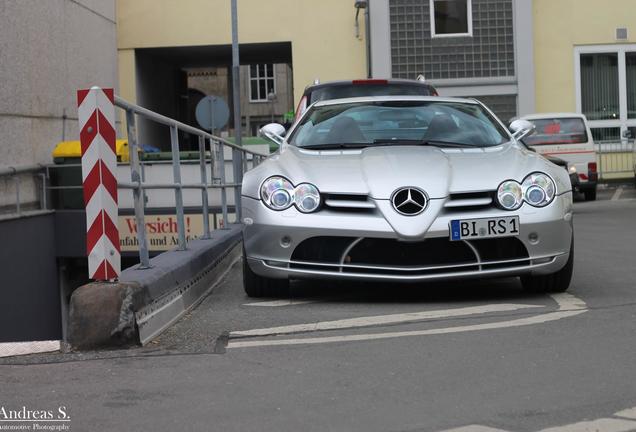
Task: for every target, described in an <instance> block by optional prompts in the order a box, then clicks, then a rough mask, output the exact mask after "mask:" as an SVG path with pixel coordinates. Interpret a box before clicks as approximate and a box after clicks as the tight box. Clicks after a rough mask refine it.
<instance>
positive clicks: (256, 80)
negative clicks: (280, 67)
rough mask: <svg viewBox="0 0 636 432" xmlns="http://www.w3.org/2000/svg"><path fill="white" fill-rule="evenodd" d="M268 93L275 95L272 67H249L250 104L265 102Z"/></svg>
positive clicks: (257, 65) (261, 65) (268, 65)
mask: <svg viewBox="0 0 636 432" xmlns="http://www.w3.org/2000/svg"><path fill="white" fill-rule="evenodd" d="M270 93H272V94H276V79H275V75H274V65H273V64H271V63H264V64H253V65H250V102H267V101H268V100H269V99H268V97H267V96H268V95H269V94H270Z"/></svg>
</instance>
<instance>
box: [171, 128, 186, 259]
mask: <svg viewBox="0 0 636 432" xmlns="http://www.w3.org/2000/svg"><path fill="white" fill-rule="evenodd" d="M170 145H171V149H172V173H173V179H174V183H175V189H174V200H175V207H176V210H177V230H178V235H179V250H185V249H186V235H185V218H184V215H183V190H182V189H181V155H180V154H179V130H178V129H177V127H176V126H170Z"/></svg>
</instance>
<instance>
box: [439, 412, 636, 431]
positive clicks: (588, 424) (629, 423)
mask: <svg viewBox="0 0 636 432" xmlns="http://www.w3.org/2000/svg"><path fill="white" fill-rule="evenodd" d="M613 416H614V417H626V418H628V419H630V420H625V419H615V418H600V419H596V420H590V421H584V422H577V423H570V424H566V425H562V426H556V427H550V428H547V429H542V430H541V431H539V432H629V431H636V421H633V420H636V407H634V408H629V409H625V410H623V411H619V412H617V413H614V414H613ZM632 419H633V420H632ZM440 432H507V431H505V430H502V429H494V428H491V427H488V426H482V425H468V426H462V427H459V428H455V429H444V430H443V431H440Z"/></svg>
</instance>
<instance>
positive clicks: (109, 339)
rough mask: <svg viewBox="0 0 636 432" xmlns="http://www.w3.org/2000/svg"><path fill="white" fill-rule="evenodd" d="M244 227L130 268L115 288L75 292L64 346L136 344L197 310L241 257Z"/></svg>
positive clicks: (106, 286)
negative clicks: (187, 313)
mask: <svg viewBox="0 0 636 432" xmlns="http://www.w3.org/2000/svg"><path fill="white" fill-rule="evenodd" d="M241 239H242V227H241V226H240V225H233V226H230V227H229V228H228V229H227V230H217V231H214V233H213V238H212V239H209V240H193V241H191V242H189V243H188V249H187V250H185V251H178V250H172V251H168V252H165V253H162V254H160V255H158V256H156V257H155V258H153V259H152V260H151V261H150V264H151V268H149V269H139V268H137V267H132V268H129V269H126V270H124V271H123V272H122V274H121V276H120V278H119V281H118V282H114V283H90V284H87V285H84V286H82V287H80V288H78V289H77V290H75V292H74V293H73V295H72V296H71V301H70V310H69V320H68V333H67V334H68V341H69V343H70V344H71V346H72V347H73V348H74V349H94V348H104V347H122V346H131V345H140V344H144V343H146V342H148V341H149V340H151V339H152V338H153V337H155V336H156V335H158V334H159V333H161V332H162V331H163V330H165V329H166V328H168V327H169V326H170V325H172V324H173V323H174V322H176V321H177V320H178V319H179V318H180V317H181V316H182V315H183V314H184V313H185V312H187V311H188V310H190V309H191V308H193V307H194V306H196V305H197V304H198V303H199V302H200V301H201V300H202V299H203V298H204V297H205V296H206V295H207V294H208V293H209V291H210V290H211V289H212V287H213V286H214V284H215V283H216V282H217V281H218V280H219V279H220V278H221V277H222V276H223V274H224V271H225V270H227V268H229V266H230V264H231V263H232V262H233V261H235V260H236V259H237V258H238V256H239V255H240V242H241Z"/></svg>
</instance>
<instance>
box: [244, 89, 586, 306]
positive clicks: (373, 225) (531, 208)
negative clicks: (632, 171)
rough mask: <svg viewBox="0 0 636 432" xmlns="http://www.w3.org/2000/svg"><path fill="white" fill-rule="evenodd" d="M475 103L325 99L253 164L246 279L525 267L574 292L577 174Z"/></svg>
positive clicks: (278, 133)
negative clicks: (573, 176) (273, 149)
mask: <svg viewBox="0 0 636 432" xmlns="http://www.w3.org/2000/svg"><path fill="white" fill-rule="evenodd" d="M511 130H512V133H510V132H509V131H508V130H507V129H506V128H505V127H504V126H503V124H502V123H501V121H499V120H498V119H497V118H496V116H495V115H494V114H493V113H492V112H491V111H490V110H489V109H488V108H486V107H485V106H484V105H483V104H481V103H480V102H478V101H475V100H466V99H455V98H440V97H406V96H387V97H367V98H351V99H339V100H330V101H323V102H317V103H315V104H314V105H312V106H311V107H310V108H309V109H308V110H307V112H305V114H304V115H303V116H302V117H301V118H300V119H299V121H298V122H297V123H296V124H295V125H294V126H293V127H292V128H291V129H290V130H289V132H288V133H287V134H286V136H285V138H283V137H282V134H283V133H284V128H283V127H282V126H280V125H276V124H270V125H267V126H265V127H264V128H263V129H262V130H261V133H262V134H263V135H264V136H267V137H269V138H270V139H272V140H274V141H276V142H277V143H278V144H279V145H280V151H279V152H277V153H276V154H274V155H272V156H271V157H270V158H269V159H267V160H266V161H265V162H263V163H262V164H260V165H258V166H257V167H256V168H254V169H252V170H251V171H249V172H248V173H246V174H245V177H244V180H243V188H242V205H243V222H244V224H245V230H244V260H243V273H244V274H243V281H244V287H245V291H246V292H247V294H248V295H249V296H254V297H259V296H267V295H274V294H277V293H279V292H280V291H281V290H286V289H287V287H288V286H289V279H290V278H291V279H303V278H321V279H323V278H324V279H326V278H336V279H349V280H375V281H405V282H418V281H427V280H434V279H455V278H484V277H500V276H506V277H508V276H520V277H521V282H522V284H523V287H524V288H525V289H528V290H534V291H565V290H566V289H567V288H568V285H569V283H570V279H571V276H572V263H573V245H574V242H573V229H572V191H571V186H570V179H569V176H568V173H567V172H566V171H565V170H564V169H563V168H560V167H558V166H556V165H554V164H552V163H551V162H549V161H548V160H547V159H545V158H543V157H542V156H540V155H538V154H537V153H534V152H533V151H530V150H529V149H528V148H526V147H525V146H524V145H523V144H522V143H521V141H520V139H521V138H522V137H524V136H526V135H527V134H528V133H531V132H532V125H531V124H529V123H528V122H526V121H524V120H517V121H516V122H514V123H513V124H512V125H511Z"/></svg>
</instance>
